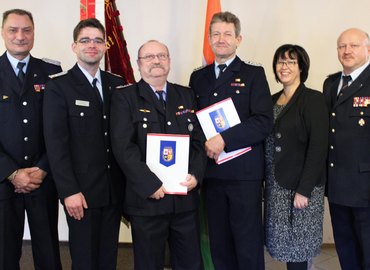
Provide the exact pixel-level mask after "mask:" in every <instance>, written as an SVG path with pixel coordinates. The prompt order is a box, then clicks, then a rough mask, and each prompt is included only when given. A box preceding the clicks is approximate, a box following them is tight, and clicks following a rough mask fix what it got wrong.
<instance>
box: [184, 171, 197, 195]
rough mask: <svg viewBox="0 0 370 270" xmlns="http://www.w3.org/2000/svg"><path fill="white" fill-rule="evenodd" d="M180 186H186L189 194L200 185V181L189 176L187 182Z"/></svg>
mask: <svg viewBox="0 0 370 270" xmlns="http://www.w3.org/2000/svg"><path fill="white" fill-rule="evenodd" d="M180 185H183V186H186V187H187V188H188V192H189V191H191V190H192V189H193V188H195V187H196V186H197V185H198V181H197V179H196V178H195V176H194V175H191V174H188V175H187V176H186V179H185V181H184V182H181V183H180Z"/></svg>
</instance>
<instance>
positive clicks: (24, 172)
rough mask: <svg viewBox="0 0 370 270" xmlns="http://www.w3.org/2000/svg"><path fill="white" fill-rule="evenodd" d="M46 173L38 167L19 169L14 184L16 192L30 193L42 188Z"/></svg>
mask: <svg viewBox="0 0 370 270" xmlns="http://www.w3.org/2000/svg"><path fill="white" fill-rule="evenodd" d="M43 174H45V175H46V173H45V172H44V171H43V170H41V169H40V168H38V167H31V168H23V169H18V171H17V174H16V175H15V177H14V179H13V181H12V184H13V185H14V188H15V190H14V191H15V192H17V193H29V192H31V191H33V190H35V189H37V188H39V187H40V185H41V183H42V181H43V179H44V177H45V176H44V177H42V175H43Z"/></svg>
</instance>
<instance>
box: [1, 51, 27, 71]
mask: <svg viewBox="0 0 370 270" xmlns="http://www.w3.org/2000/svg"><path fill="white" fill-rule="evenodd" d="M6 56H7V57H8V60H9V62H10V64H11V65H12V68H13V70H14V73H15V75H16V76H18V72H19V70H18V68H17V65H18V62H23V63H26V64H25V65H24V66H23V72H24V74H26V71H27V67H28V63H29V62H30V57H31V56H30V55H27V56H26V57H25V58H23V59H22V60H18V59H17V58H14V57H13V56H12V55H11V54H10V53H9V52H8V51H6Z"/></svg>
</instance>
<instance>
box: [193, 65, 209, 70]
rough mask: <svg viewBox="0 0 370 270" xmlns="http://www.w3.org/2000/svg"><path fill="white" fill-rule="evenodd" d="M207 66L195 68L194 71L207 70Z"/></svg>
mask: <svg viewBox="0 0 370 270" xmlns="http://www.w3.org/2000/svg"><path fill="white" fill-rule="evenodd" d="M205 67H206V66H200V67H197V68H194V70H193V71H198V70H201V69H203V68H205Z"/></svg>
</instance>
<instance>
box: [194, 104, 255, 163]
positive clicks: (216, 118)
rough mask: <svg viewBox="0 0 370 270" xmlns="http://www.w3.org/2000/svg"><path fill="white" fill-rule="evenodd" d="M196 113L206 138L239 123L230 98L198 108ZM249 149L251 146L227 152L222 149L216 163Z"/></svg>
mask: <svg viewBox="0 0 370 270" xmlns="http://www.w3.org/2000/svg"><path fill="white" fill-rule="evenodd" d="M196 115H197V117H198V120H199V123H200V125H201V127H202V130H203V133H204V135H205V136H206V138H207V140H208V139H210V138H212V137H214V136H216V135H217V134H218V133H221V132H223V131H225V130H227V129H229V128H232V127H233V126H235V125H237V124H239V123H240V118H239V115H238V112H237V111H236V109H235V105H234V102H233V100H232V99H231V98H227V99H224V100H222V101H220V102H217V103H215V104H212V105H211V106H208V107H206V108H204V109H202V110H199V111H198V112H197V113H196ZM251 150H252V147H250V146H249V147H246V148H241V149H238V150H235V151H232V152H227V153H226V152H225V151H223V152H222V153H221V154H220V156H219V157H218V159H217V160H216V163H217V164H222V163H224V162H227V161H229V160H231V159H234V158H237V157H238V156H240V155H243V154H245V153H247V152H249V151H251Z"/></svg>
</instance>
